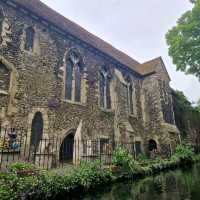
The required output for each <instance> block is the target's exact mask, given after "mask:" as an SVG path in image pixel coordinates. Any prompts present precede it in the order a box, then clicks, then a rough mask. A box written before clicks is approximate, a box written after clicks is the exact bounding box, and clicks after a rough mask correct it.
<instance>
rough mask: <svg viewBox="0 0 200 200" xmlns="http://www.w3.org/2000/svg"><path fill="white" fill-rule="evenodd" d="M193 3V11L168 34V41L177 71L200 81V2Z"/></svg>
mask: <svg viewBox="0 0 200 200" xmlns="http://www.w3.org/2000/svg"><path fill="white" fill-rule="evenodd" d="M192 2H193V3H194V7H193V9H192V10H191V11H187V12H186V13H184V14H183V15H182V16H181V18H180V19H179V20H178V22H177V25H176V26H175V27H173V28H172V29H171V30H169V32H168V33H167V34H166V39H167V44H168V45H169V55H170V56H171V57H172V59H173V62H174V64H175V65H176V68H177V70H180V71H184V72H186V73H187V74H193V75H195V76H196V77H198V78H199V79H200V56H199V55H200V48H199V43H200V32H199V30H200V0H195V1H194V0H192Z"/></svg>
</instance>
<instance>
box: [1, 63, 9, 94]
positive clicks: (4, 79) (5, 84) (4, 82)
mask: <svg viewBox="0 0 200 200" xmlns="http://www.w3.org/2000/svg"><path fill="white" fill-rule="evenodd" d="M9 86H10V71H9V70H8V68H7V67H6V66H5V65H4V64H3V63H1V62H0V90H3V91H5V92H8V90H9Z"/></svg>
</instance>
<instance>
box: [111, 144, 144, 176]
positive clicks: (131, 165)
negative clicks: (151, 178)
mask: <svg viewBox="0 0 200 200" xmlns="http://www.w3.org/2000/svg"><path fill="white" fill-rule="evenodd" d="M112 163H113V164H114V165H116V166H119V167H121V169H122V170H123V171H124V172H129V173H132V174H135V173H138V172H140V171H141V167H140V165H139V163H138V162H137V161H136V160H134V158H133V156H132V155H131V154H130V153H129V152H128V151H127V150H126V149H125V148H123V147H118V148H116V150H115V151H114V153H113V159H112Z"/></svg>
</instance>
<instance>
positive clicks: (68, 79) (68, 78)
mask: <svg viewBox="0 0 200 200" xmlns="http://www.w3.org/2000/svg"><path fill="white" fill-rule="evenodd" d="M72 77H73V64H72V62H71V61H70V60H68V61H67V65H66V75H65V99H68V100H71V99H72Z"/></svg>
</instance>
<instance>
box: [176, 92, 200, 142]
mask: <svg viewBox="0 0 200 200" xmlns="http://www.w3.org/2000/svg"><path fill="white" fill-rule="evenodd" d="M172 96H173V102H174V114H175V120H176V125H177V127H178V128H179V130H180V132H181V138H182V140H187V141H190V142H192V143H193V144H194V145H197V146H199V145H200V135H199V133H200V112H199V110H198V106H197V107H193V106H192V104H191V103H190V102H189V101H188V99H187V98H186V97H185V95H184V94H183V93H182V92H180V91H172Z"/></svg>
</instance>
